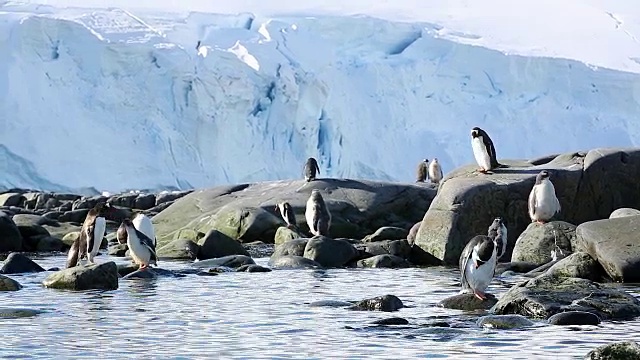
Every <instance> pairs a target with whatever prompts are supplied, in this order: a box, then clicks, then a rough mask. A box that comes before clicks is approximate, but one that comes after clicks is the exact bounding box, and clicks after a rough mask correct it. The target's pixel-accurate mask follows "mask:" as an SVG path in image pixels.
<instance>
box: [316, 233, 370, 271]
mask: <svg viewBox="0 0 640 360" xmlns="http://www.w3.org/2000/svg"><path fill="white" fill-rule="evenodd" d="M357 255H358V251H357V250H356V248H355V247H353V245H351V244H350V243H348V242H347V241H344V240H336V239H331V238H328V237H326V236H321V235H320V236H314V237H312V238H311V239H309V241H308V242H307V246H305V248H304V255H303V256H304V257H305V258H307V259H310V260H313V261H316V262H317V263H319V264H320V265H322V266H324V267H342V266H344V265H346V264H347V263H348V262H350V261H351V260H352V259H353V258H355V257H356V256H357Z"/></svg>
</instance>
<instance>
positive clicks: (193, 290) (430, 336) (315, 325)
mask: <svg viewBox="0 0 640 360" xmlns="http://www.w3.org/2000/svg"><path fill="white" fill-rule="evenodd" d="M97 259H98V260H97V261H99V262H104V261H107V260H114V261H116V263H122V262H124V260H123V259H122V258H109V257H107V256H99V257H98V258H97ZM34 260H35V261H36V262H38V263H39V264H41V265H42V266H43V267H45V268H49V267H53V266H58V267H62V266H64V260H65V259H64V257H63V256H54V257H42V258H34ZM267 260H268V259H266V258H262V259H256V262H257V263H258V264H262V265H265V264H266V262H267ZM161 265H162V267H163V268H167V269H180V268H184V267H187V266H188V263H185V262H167V261H163V262H161ZM46 276H47V273H40V274H28V275H11V277H12V278H14V279H16V280H18V281H19V282H20V283H22V285H24V289H22V290H20V291H18V292H6V293H0V296H1V297H2V298H1V300H2V306H4V307H21V308H31V309H39V310H44V311H45V312H44V313H42V314H39V315H36V316H34V317H28V318H19V319H3V320H0V338H1V339H2V346H1V347H0V356H1V357H3V358H21V359H25V358H43V359H52V358H92V357H99V358H101V359H124V358H141V357H144V358H162V359H203V358H243V359H249V358H250V359H267V358H268V359H276V358H288V359H321V358H322V359H327V358H334V359H364V358H385V359H408V358H451V359H485V360H486V359H487V356H488V355H490V356H491V358H492V359H533V358H535V359H570V358H582V357H583V356H584V355H585V354H586V353H587V352H589V351H590V350H591V349H593V348H594V347H596V346H598V345H601V344H606V343H609V342H613V341H622V340H627V339H628V340H634V339H635V340H637V334H638V333H640V321H633V322H621V323H613V322H604V323H603V324H601V325H600V326H598V327H595V326H582V327H558V326H547V325H544V324H543V323H542V322H540V323H538V324H537V325H536V326H534V327H533V328H530V329H526V330H487V329H481V328H477V327H475V325H474V323H475V320H476V319H477V318H478V316H479V315H477V314H475V315H474V314H462V312H461V311H456V310H447V309H443V308H440V307H437V306H436V304H437V303H438V301H440V300H441V299H443V298H445V297H447V296H450V295H454V294H456V293H457V292H458V290H459V288H458V286H457V284H456V282H457V274H456V272H455V270H452V269H442V268H430V269H415V268H413V269H397V270H391V269H349V270H342V269H335V270H326V271H320V270H278V271H272V272H269V273H224V274H220V275H218V276H197V275H188V276H187V277H185V278H178V279H174V278H159V279H155V280H143V279H138V280H121V281H120V287H119V289H118V290H115V291H86V292H71V291H61V290H53V289H45V288H44V287H43V286H41V285H40V283H41V281H42V280H43V279H44V278H45V277H46ZM508 286H509V284H504V283H500V281H494V283H493V284H492V286H491V287H490V289H489V292H492V293H494V294H496V295H497V296H500V295H501V294H502V293H504V292H505V291H506V290H507V289H508ZM628 290H630V291H631V292H632V293H634V295H636V296H638V293H637V290H638V289H637V288H630V289H628ZM384 294H394V295H396V296H398V297H399V298H400V299H402V301H403V302H404V304H405V305H406V306H409V307H407V308H403V309H400V310H399V311H397V312H393V313H382V312H368V311H366V312H365V311H350V310H346V309H344V308H330V307H311V306H309V304H310V303H311V302H313V301H318V300H345V301H346V300H360V299H364V298H370V297H375V296H380V295H384ZM393 316H398V317H403V318H405V319H407V320H409V322H410V325H408V326H388V327H376V326H373V325H371V324H370V323H371V322H372V321H374V320H377V319H383V318H387V317H393ZM442 320H444V321H447V322H449V323H451V324H452V325H453V326H452V327H449V328H442V327H430V326H424V325H425V324H428V323H432V322H435V321H442Z"/></svg>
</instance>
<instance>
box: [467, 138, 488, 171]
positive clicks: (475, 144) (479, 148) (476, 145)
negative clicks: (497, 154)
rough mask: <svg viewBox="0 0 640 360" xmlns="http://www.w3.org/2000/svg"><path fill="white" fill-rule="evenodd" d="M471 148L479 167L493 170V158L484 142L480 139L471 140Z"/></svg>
mask: <svg viewBox="0 0 640 360" xmlns="http://www.w3.org/2000/svg"><path fill="white" fill-rule="evenodd" d="M471 147H472V148H473V156H474V157H475V158H476V162H477V163H478V166H480V167H481V168H483V169H484V170H491V158H490V157H489V152H488V151H487V148H486V146H484V143H483V142H482V140H481V139H480V138H473V139H472V140H471Z"/></svg>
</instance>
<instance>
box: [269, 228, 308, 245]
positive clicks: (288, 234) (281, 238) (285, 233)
mask: <svg viewBox="0 0 640 360" xmlns="http://www.w3.org/2000/svg"><path fill="white" fill-rule="evenodd" d="M304 237H305V236H304V235H302V234H301V233H300V232H299V231H296V230H294V229H289V228H288V227H285V226H280V227H279V228H278V230H276V235H275V237H274V242H275V244H276V245H280V244H282V243H285V242H287V241H289V240H294V239H300V238H304Z"/></svg>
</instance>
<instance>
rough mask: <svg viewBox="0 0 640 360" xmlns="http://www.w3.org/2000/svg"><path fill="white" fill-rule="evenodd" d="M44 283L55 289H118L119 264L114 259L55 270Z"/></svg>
mask: <svg viewBox="0 0 640 360" xmlns="http://www.w3.org/2000/svg"><path fill="white" fill-rule="evenodd" d="M42 284H43V285H44V286H45V287H48V288H54V289H67V290H91V289H99V290H116V289H117V288H118V266H116V263H114V262H113V261H109V262H106V263H102V264H93V265H87V266H76V267H72V268H69V269H64V270H60V271H56V272H54V273H53V274H51V275H49V276H48V277H47V278H46V279H44V281H43V282H42Z"/></svg>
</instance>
